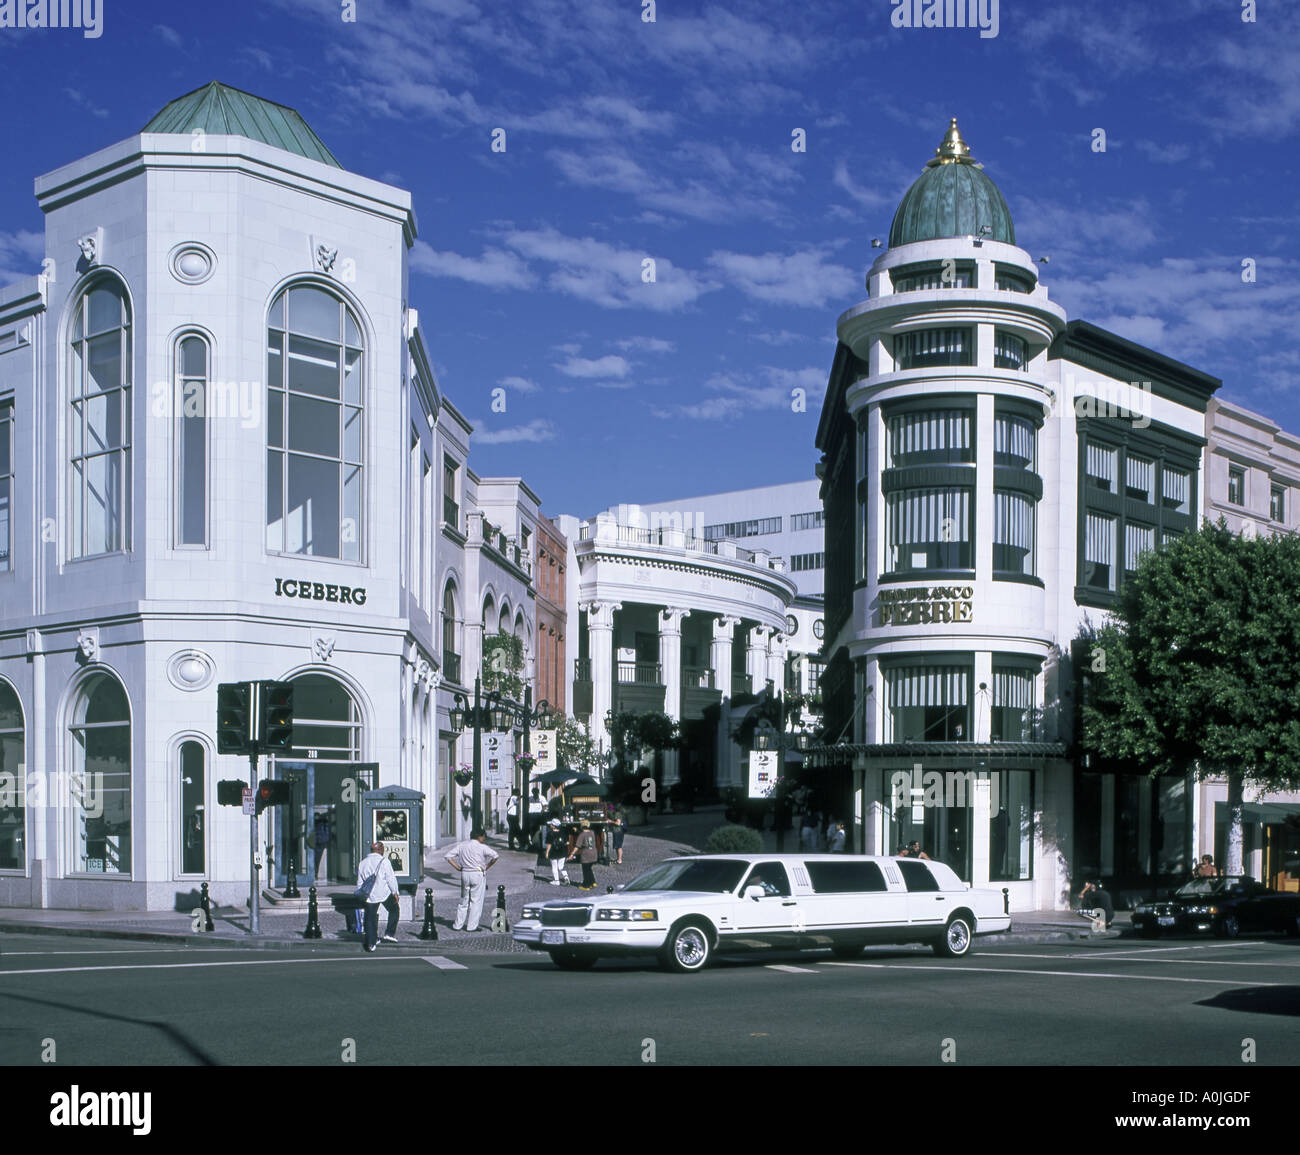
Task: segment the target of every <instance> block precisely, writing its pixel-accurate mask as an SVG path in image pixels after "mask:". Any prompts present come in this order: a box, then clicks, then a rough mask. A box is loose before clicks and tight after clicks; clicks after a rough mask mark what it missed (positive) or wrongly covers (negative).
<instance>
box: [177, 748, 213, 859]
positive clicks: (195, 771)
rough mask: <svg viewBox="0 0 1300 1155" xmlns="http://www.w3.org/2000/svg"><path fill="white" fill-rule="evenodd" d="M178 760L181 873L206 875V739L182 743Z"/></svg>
mask: <svg viewBox="0 0 1300 1155" xmlns="http://www.w3.org/2000/svg"><path fill="white" fill-rule="evenodd" d="M176 759H177V771H178V773H179V775H180V800H181V823H180V840H181V845H180V851H181V856H180V861H181V873H182V874H203V873H205V862H206V859H207V855H206V854H205V853H204V846H205V844H206V842H207V825H208V822H207V799H206V788H207V781H206V777H207V775H206V768H207V752H206V751H205V750H204V749H203V743H202V742H182V743H181V744H180V746H179V747H178V748H177V751H176Z"/></svg>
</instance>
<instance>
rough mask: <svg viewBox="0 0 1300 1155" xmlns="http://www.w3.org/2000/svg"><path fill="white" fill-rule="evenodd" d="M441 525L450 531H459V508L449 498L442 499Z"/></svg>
mask: <svg viewBox="0 0 1300 1155" xmlns="http://www.w3.org/2000/svg"><path fill="white" fill-rule="evenodd" d="M442 523H443V525H449V526H451V528H452V529H455V530H459V529H460V506H459V505H458V504H457V503H456V502H454V501H452V499H451V498H450V497H444V498H443V499H442Z"/></svg>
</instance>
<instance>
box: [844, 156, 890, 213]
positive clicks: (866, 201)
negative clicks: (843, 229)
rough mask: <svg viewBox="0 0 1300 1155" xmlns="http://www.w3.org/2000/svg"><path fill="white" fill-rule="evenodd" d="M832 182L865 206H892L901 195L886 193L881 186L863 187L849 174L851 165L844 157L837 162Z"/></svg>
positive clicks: (868, 207) (873, 207) (874, 207)
mask: <svg viewBox="0 0 1300 1155" xmlns="http://www.w3.org/2000/svg"><path fill="white" fill-rule="evenodd" d="M831 183H832V184H833V185H834V186H835V187H836V188H837V189H841V190H842V191H844V192H846V193H848V194H849V196H850V197H852V198H853V199H854V200H855V201H857V203H858V204H860V205H861V206H862V207H863V208H867V209H880V208H892V207H893V206H894V205H896V204H898V200H899V197H898V195H897V194H896V193H894V192H889V193H886V192H884V191H882V190H881V189H879V188H863V187H862V186H861V185H859V184H855V183H854V181H853V178H852V177H851V176H850V175H849V166H848V164H847V163H846V162H845V161H844V159H843V158H842V157H841V158H840V159H839V160H837V161H836V162H835V175H834V176H833V177H832V178H831Z"/></svg>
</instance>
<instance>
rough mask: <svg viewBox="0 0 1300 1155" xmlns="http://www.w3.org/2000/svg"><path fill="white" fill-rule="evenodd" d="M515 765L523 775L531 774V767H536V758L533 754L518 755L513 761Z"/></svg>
mask: <svg viewBox="0 0 1300 1155" xmlns="http://www.w3.org/2000/svg"><path fill="white" fill-rule="evenodd" d="M515 765H516V766H518V767H519V769H520V770H522V771H523V772H524V773H525V774H531V773H532V771H533V767H534V766H536V765H537V757H536V756H535V755H533V754H529V753H527V752H525V753H523V754H520V755H519V757H518V758H516V759H515Z"/></svg>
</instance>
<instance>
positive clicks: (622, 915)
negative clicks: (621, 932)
mask: <svg viewBox="0 0 1300 1155" xmlns="http://www.w3.org/2000/svg"><path fill="white" fill-rule="evenodd" d="M626 918H627V911H625V910H611V909H610V908H609V907H601V909H600V910H598V911H597V912H596V921H597V922H622V921H623V920H624V919H626Z"/></svg>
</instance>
